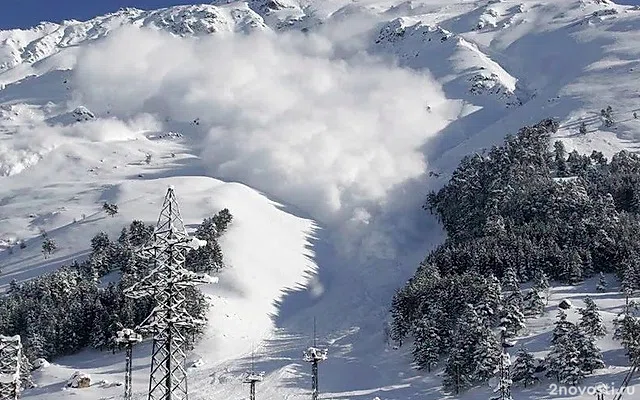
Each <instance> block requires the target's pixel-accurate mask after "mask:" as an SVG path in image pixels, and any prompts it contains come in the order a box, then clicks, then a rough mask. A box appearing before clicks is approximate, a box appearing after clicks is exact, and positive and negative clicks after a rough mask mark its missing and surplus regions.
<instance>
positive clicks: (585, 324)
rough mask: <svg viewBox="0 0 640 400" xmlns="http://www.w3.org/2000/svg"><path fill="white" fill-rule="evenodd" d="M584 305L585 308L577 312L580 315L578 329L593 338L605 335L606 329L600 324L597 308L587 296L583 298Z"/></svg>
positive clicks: (600, 318)
mask: <svg viewBox="0 0 640 400" xmlns="http://www.w3.org/2000/svg"><path fill="white" fill-rule="evenodd" d="M584 304H585V306H586V307H585V308H581V309H580V310H578V311H579V312H580V314H582V317H581V319H580V324H579V326H580V328H581V329H582V330H583V331H584V332H585V333H586V334H588V335H591V336H594V337H602V336H604V335H605V334H606V333H607V329H606V328H605V326H604V323H603V322H602V317H601V316H600V312H599V311H598V306H597V305H596V303H595V302H594V301H593V299H592V298H591V297H589V296H587V297H585V298H584Z"/></svg>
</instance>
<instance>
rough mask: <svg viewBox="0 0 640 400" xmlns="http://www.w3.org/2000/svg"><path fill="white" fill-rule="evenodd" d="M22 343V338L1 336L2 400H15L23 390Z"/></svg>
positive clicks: (0, 369)
mask: <svg viewBox="0 0 640 400" xmlns="http://www.w3.org/2000/svg"><path fill="white" fill-rule="evenodd" d="M21 361H22V343H21V342H20V336H2V335H0V400H15V399H17V398H18V394H19V393H20V389H21V382H20V363H21Z"/></svg>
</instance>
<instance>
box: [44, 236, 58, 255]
mask: <svg viewBox="0 0 640 400" xmlns="http://www.w3.org/2000/svg"><path fill="white" fill-rule="evenodd" d="M57 248H58V245H57V244H56V242H55V241H54V240H53V239H51V238H50V237H45V239H44V241H43V242H42V253H44V258H45V259H46V258H49V256H51V254H52V253H53V252H54V251H55V250H56V249H57Z"/></svg>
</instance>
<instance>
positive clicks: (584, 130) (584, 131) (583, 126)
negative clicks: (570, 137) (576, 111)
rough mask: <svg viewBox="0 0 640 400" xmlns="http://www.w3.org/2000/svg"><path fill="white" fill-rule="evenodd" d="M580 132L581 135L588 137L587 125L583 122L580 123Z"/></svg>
mask: <svg viewBox="0 0 640 400" xmlns="http://www.w3.org/2000/svg"><path fill="white" fill-rule="evenodd" d="M579 132H580V134H581V135H586V134H587V124H586V123H585V122H584V121H582V122H581V123H580V129H579Z"/></svg>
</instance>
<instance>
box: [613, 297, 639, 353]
mask: <svg viewBox="0 0 640 400" xmlns="http://www.w3.org/2000/svg"><path fill="white" fill-rule="evenodd" d="M613 324H614V326H615V331H614V333H613V338H614V339H618V340H620V341H621V342H622V346H623V347H624V348H625V349H626V351H627V356H628V357H629V361H630V362H631V364H633V363H634V362H635V361H636V360H638V359H640V321H639V320H638V318H636V317H634V316H633V315H632V314H631V313H630V310H629V308H628V307H625V311H624V312H623V313H621V314H619V315H618V316H617V317H616V318H615V319H614V321H613Z"/></svg>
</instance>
